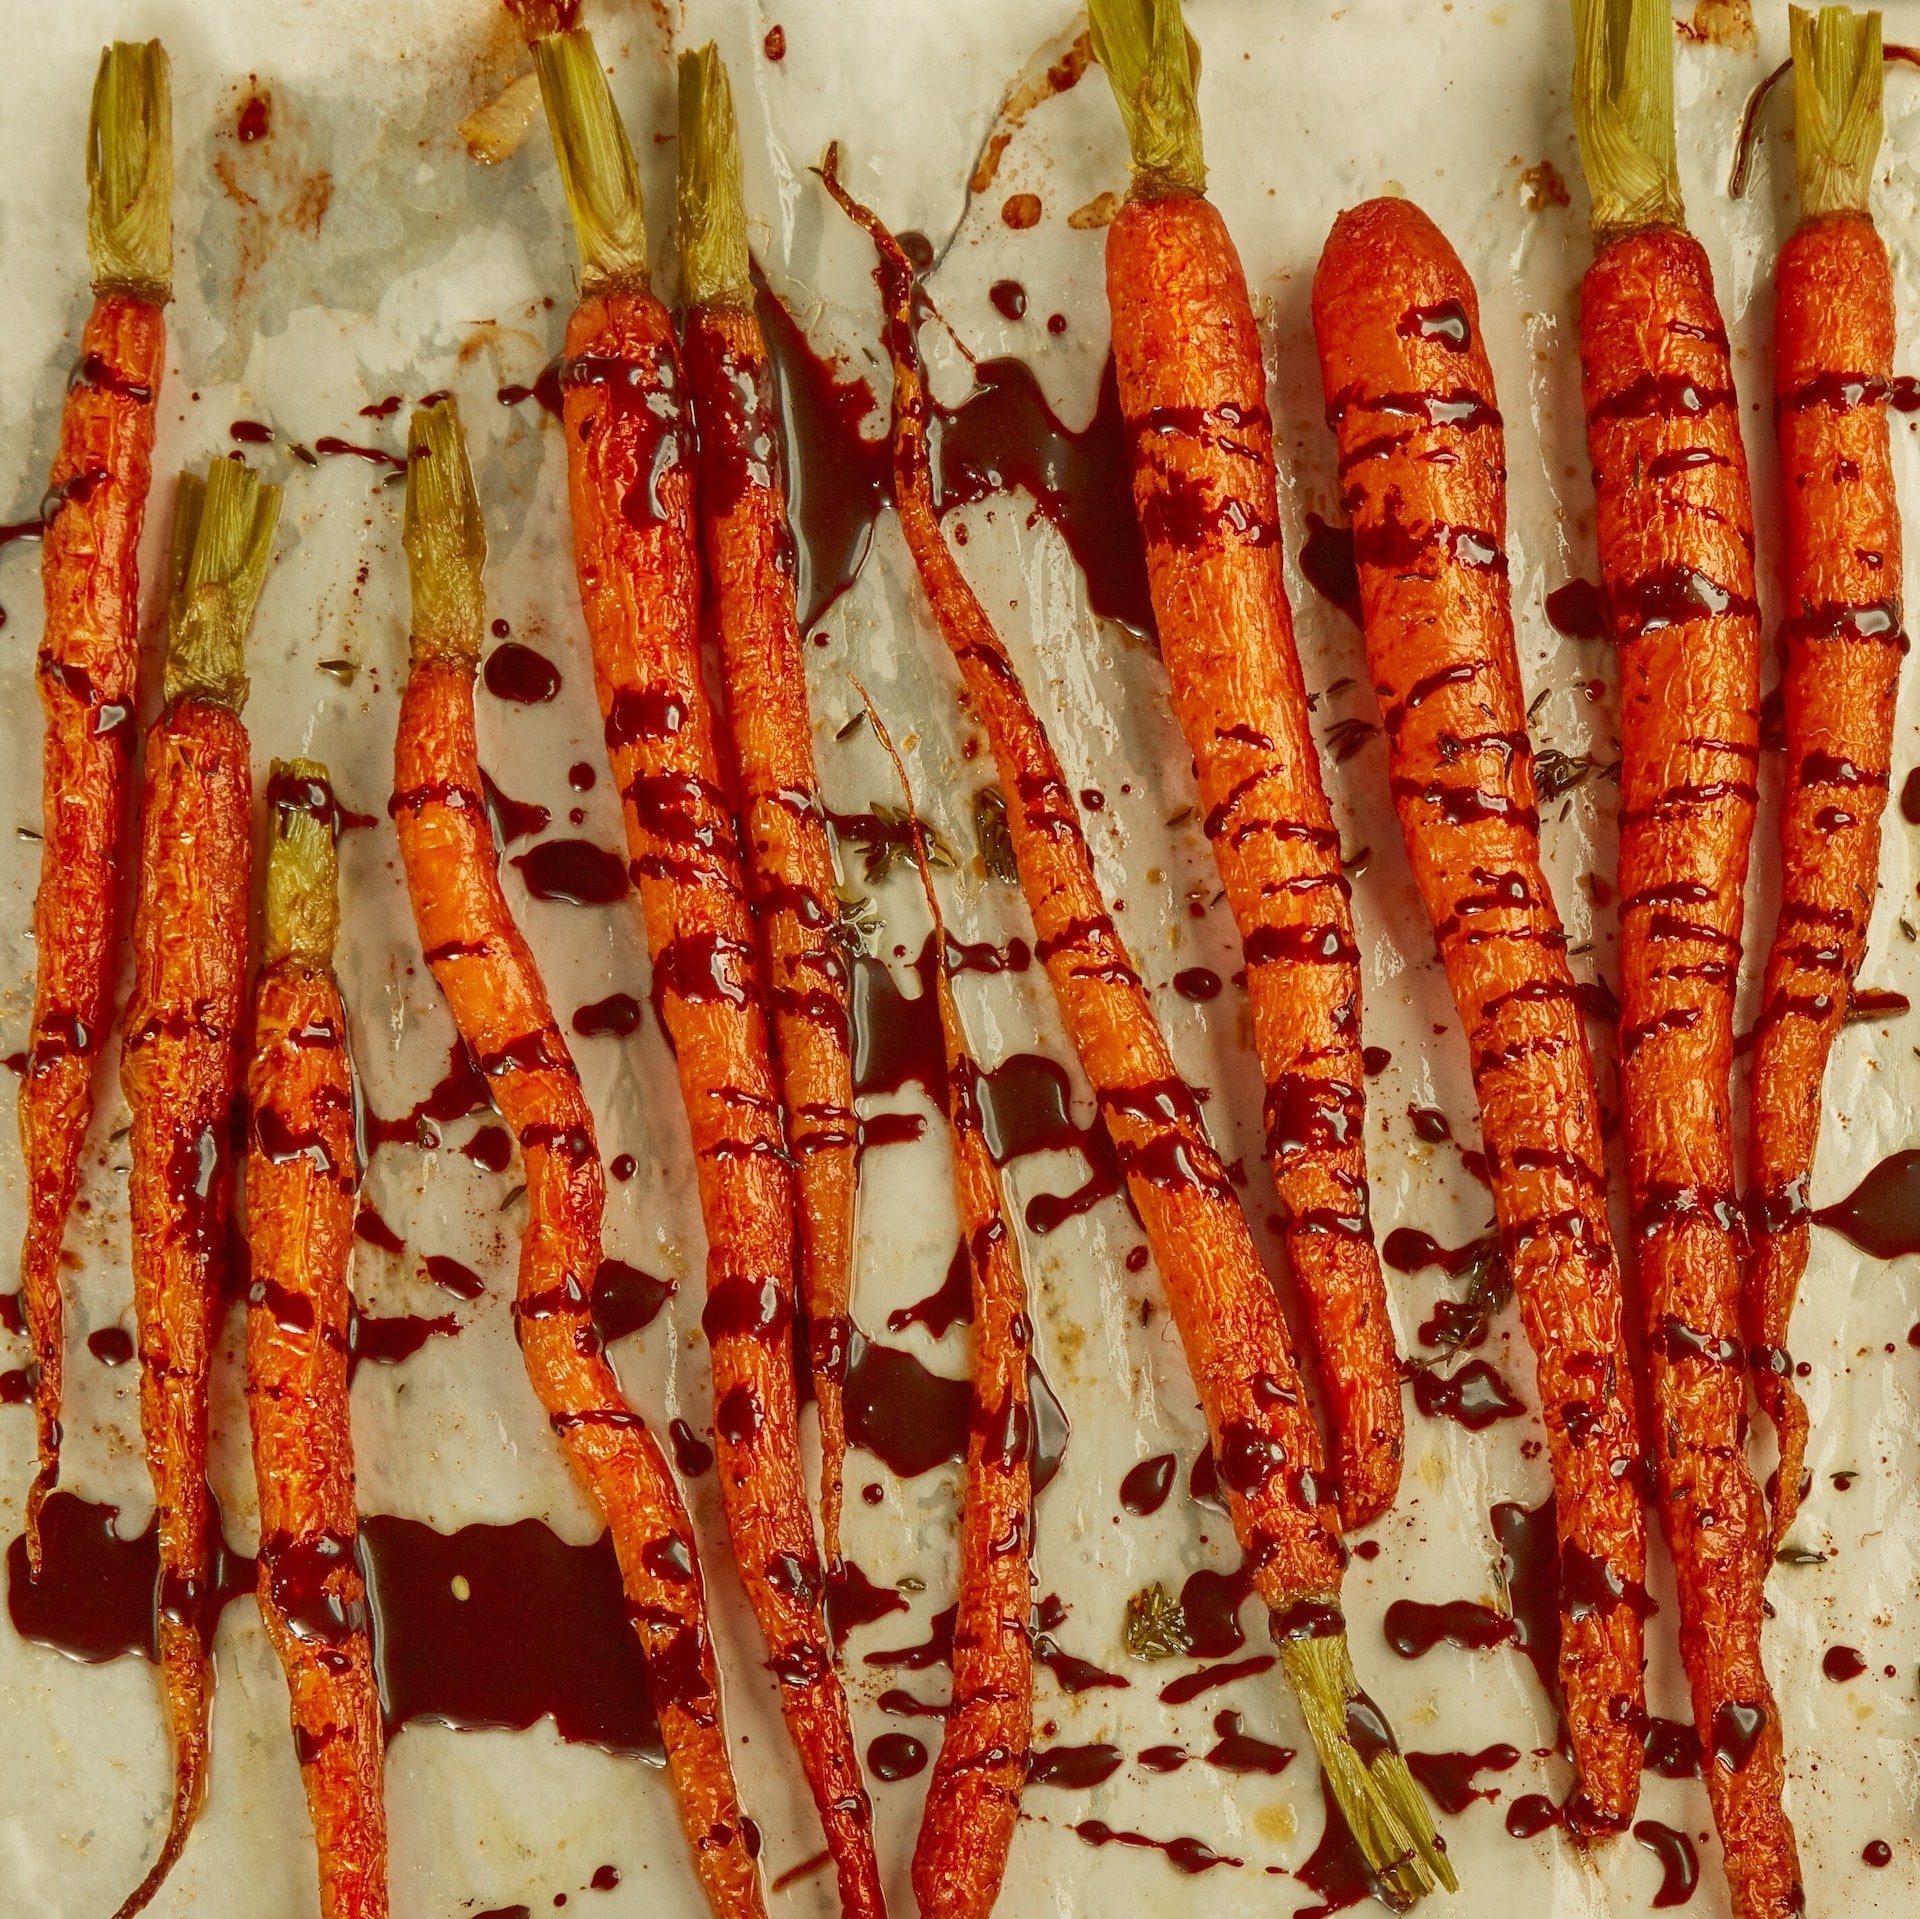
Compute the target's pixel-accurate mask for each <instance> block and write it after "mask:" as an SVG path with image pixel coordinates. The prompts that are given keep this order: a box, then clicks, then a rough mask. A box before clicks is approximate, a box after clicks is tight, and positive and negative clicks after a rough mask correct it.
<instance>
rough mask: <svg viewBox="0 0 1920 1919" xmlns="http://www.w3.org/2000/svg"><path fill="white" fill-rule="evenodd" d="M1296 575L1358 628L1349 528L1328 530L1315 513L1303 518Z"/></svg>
mask: <svg viewBox="0 0 1920 1919" xmlns="http://www.w3.org/2000/svg"><path fill="white" fill-rule="evenodd" d="M1300 571H1301V572H1302V573H1304V574H1305V575H1306V576H1307V584H1308V585H1309V586H1311V587H1312V588H1313V590H1314V591H1315V592H1316V593H1318V594H1319V595H1320V597H1321V598H1322V599H1323V600H1325V601H1326V602H1327V603H1328V604H1329V605H1330V606H1337V607H1338V608H1339V609H1340V611H1341V612H1342V613H1344V614H1345V615H1346V616H1347V618H1348V619H1350V620H1351V621H1352V622H1353V623H1354V625H1355V626H1358V625H1359V624H1360V567H1359V563H1358V562H1357V561H1356V560H1355V558H1354V554H1353V528H1352V527H1350V526H1329V525H1328V524H1327V522H1326V521H1325V520H1323V519H1322V518H1321V517H1320V516H1319V514H1317V513H1309V514H1308V515H1307V538H1306V543H1305V544H1304V545H1303V546H1302V547H1301V549H1300Z"/></svg>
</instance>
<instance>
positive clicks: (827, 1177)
mask: <svg viewBox="0 0 1920 1919" xmlns="http://www.w3.org/2000/svg"><path fill="white" fill-rule="evenodd" d="M679 239H680V275H681V281H682V284H683V286H684V289H685V292H686V297H687V312H686V316H685V321H684V330H683V338H682V347H681V351H682V353H683V355H684V360H685V366H686V375H687V387H688V394H689V397H690V399H691V401H692V403H693V414H694V421H695V424H696V426H697V428H698V440H699V473H700V486H699V498H700V526H701V532H702V535H703V538H704V544H705V550H706V562H707V579H708V581H709V583H710V585H711V587H712V591H713V596H714V606H713V624H714V626H715V628H716V629H717V631H718V633H719V639H720V662H721V675H720V678H721V684H722V687H723V688H724V690H725V694H726V708H727V729H728V732H729V734H730V736H731V738H732V740H733V745H734V751H735V755H736V760H737V772H738V775H739V779H738V792H739V802H740V806H741V819H740V825H741V827H742V829H743V833H744V836H745V844H744V846H743V847H742V852H743V853H744V855H745V860H746V871H747V886H748V892H749V896H750V898H751V901H752V906H753V912H754V917H755V919H756V920H757V922H758V926H759V934H760V951H761V959H762V963H763V966H764V970H765V973H766V982H767V996H768V1002H769V1008H770V1011H771V1013H772V1019H773V1037H774V1042H775V1053H776V1061H777V1065H778V1069H779V1076H780V1091H781V1094H782V1096H783V1098H784V1100H785V1103H786V1111H787V1141H788V1144H789V1145H790V1146H791V1148H792V1150H793V1155H794V1160H795V1173H794V1179H795V1185H796V1186H797V1188H798V1193H799V1200H800V1297H801V1303H802V1304H803V1305H804V1306H805V1308H806V1315H807V1326H808V1334H809V1354H810V1359H811V1364H812V1373H813V1393H814V1403H815V1405H816V1407H817V1408H818V1410H819V1417H820V1530H821V1535H822V1538H823V1540H824V1542H825V1545H826V1557H827V1564H828V1565H829V1566H835V1565H838V1564H839V1561H840V1503H841V1479H842V1473H843V1467H844V1461H845V1458H846V1451H847V1422H846V1413H845V1392H846V1375H847V1359H848V1349H849V1342H850V1339H851V1334H852V1323H853V1322H852V1317H851V1314H852V1288H853V1209H854V1182H855V1170H854V1169H855V1162H856V1157H857V1153H858V1148H859V1124H858V1121H857V1120H856V1118H855V1116H854V1110H853V1031H852V1016H851V1013H850V1010H849V998H850V994H851V987H852V974H851V970H850V968H849V965H848V955H847V950H846V945H845V942H844V940H843V938H842V934H841V924H840V906H839V897H838V888H837V884H836V878H837V876H836V874H835V872H834V864H833V846H832V843H831V841H830V840H829V839H828V837H827V823H826V816H825V814H824V812H823V811H822V809H821V804H820V782H819V777H818V775H817V774H816V772H815V770H814V761H813V720H812V714H811V711H810V709H809V707H808V704H807V676H806V669H805V667H804V665H803V664H802V661H801V654H800V626H799V618H798V614H797V612H796V609H795V605H794V544H793V532H792V529H791V527H790V526H789V525H788V521H787V498H786V485H785V480H784V477H783V474H782V470H781V456H780V444H781V443H780V420H779V414H778V411H777V402H776V400H775V397H774V383H773V369H772V364H771V362H770V360H769V359H768V356H767V343H766V341H765V339H764V338H763V337H762V335H761V331H760V322H759V319H758V318H757V316H756V315H755V313H754V308H753V284H752V280H751V277H750V268H749V262H748V258H747V226H746V206H745V202H744V200H743V198H742V192H741V184H740V137H739V132H738V129H737V128H736V126H735V124H734V117H733V93H732V89H731V87H730V86H729V85H728V81H727V70H726V67H725V66H724V65H723V64H722V62H721V59H720V56H719V54H718V52H717V51H716V50H715V49H714V47H713V46H712V44H711V43H709V44H708V45H707V46H705V47H702V48H701V49H700V50H699V51H698V52H697V53H692V52H690V53H684V54H682V55H681V56H680V234H679Z"/></svg>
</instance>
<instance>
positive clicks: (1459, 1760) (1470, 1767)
mask: <svg viewBox="0 0 1920 1919" xmlns="http://www.w3.org/2000/svg"><path fill="white" fill-rule="evenodd" d="M1406 1757H1407V1769H1408V1771H1410V1772H1411V1773H1412V1774H1413V1776H1414V1777H1415V1778H1416V1779H1417V1780H1419V1782H1420V1783H1421V1785H1422V1786H1424V1787H1425V1788H1426V1793H1427V1797H1428V1798H1429V1799H1431V1800H1432V1801H1433V1803H1434V1804H1435V1805H1436V1806H1438V1807H1439V1808H1440V1810H1441V1811H1442V1812H1445V1813H1462V1812H1465V1811H1466V1809H1467V1808H1468V1807H1469V1806H1470V1805H1472V1804H1473V1803H1474V1801H1475V1800H1476V1799H1487V1800H1493V1799H1498V1798H1499V1796H1500V1793H1499V1789H1498V1788H1497V1787H1493V1786H1479V1785H1476V1784H1475V1783H1474V1782H1475V1780H1476V1778H1477V1777H1478V1776H1479V1775H1480V1774H1481V1773H1483V1772H1507V1771H1510V1770H1511V1769H1512V1768H1513V1767H1514V1766H1517V1765H1518V1764H1519V1763H1520V1748H1519V1747H1518V1746H1507V1745H1497V1746H1484V1747H1482V1748H1481V1750H1480V1751H1479V1752H1410V1753H1408V1754H1407V1756H1406Z"/></svg>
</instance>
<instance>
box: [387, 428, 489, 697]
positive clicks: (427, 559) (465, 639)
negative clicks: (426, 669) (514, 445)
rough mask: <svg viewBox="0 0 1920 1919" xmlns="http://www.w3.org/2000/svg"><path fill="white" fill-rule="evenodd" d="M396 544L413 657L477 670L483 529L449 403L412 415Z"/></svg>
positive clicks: (470, 472)
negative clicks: (407, 586)
mask: <svg viewBox="0 0 1920 1919" xmlns="http://www.w3.org/2000/svg"><path fill="white" fill-rule="evenodd" d="M401 544H402V545H403V546H404V547H405V548H406V550H407V575H408V578H409V580H410V581H411V582H412V586H413V631H412V646H413V657H414V658H415V659H416V660H420V659H444V660H451V661H453V662H455V663H456V664H460V665H465V666H467V667H469V668H471V667H473V666H475V665H477V664H478V662H479V659H480V639H481V629H482V627H483V626H484V624H485V621H486V611H487V602H486V591H485V588H484V586H483V585H482V583H481V574H482V572H483V570H484V568H485V566H486V563H487V527H486V522H485V520H484V519H483V518H482V517H481V514H480V496H479V494H478V493H477V492H476V491H475V489H474V484H473V467H472V465H471V464H470V463H469V461H468V459H467V439H466V434H465V433H464V432H463V431H462V429H461V426H460V415H459V413H458V412H457V411H455V409H454V404H453V402H452V401H451V400H436V401H434V402H433V403H432V404H431V405H430V406H423V407H416V408H415V409H414V414H413V419H412V421H411V422H410V424H409V426H408V429H407V514H406V525H405V528H404V530H403V532H402V534H401Z"/></svg>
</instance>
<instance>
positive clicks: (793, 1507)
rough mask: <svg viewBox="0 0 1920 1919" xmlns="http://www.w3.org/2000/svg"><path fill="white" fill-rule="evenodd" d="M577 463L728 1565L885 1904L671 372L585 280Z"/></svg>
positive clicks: (845, 1867)
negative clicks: (803, 1411)
mask: <svg viewBox="0 0 1920 1919" xmlns="http://www.w3.org/2000/svg"><path fill="white" fill-rule="evenodd" d="M562 384H563V387H564V389H565V394H566V409H565V420H566V435H567V473H568V481H569V485H570V491H571V494H572V501H573V529H574V555H575V561H576V565H577V568H578V573H579V580H580V598H581V603H582V606H583V609H584V611H585V614H586V620H587V630H588V632H589V634H590V635H591V637H592V641H593V668H594V684H595V688H596V690H597V692H598V694H599V698H600V711H601V714H602V717H603V718H604V720H605V722H606V739H607V749H608V753H609V756H610V758H611V760H612V762H613V769H614V777H615V779H616V780H617V781H618V783H619V787H620V792H621V796H622V799H623V800H624V802H625V813H626V822H627V845H628V851H629V852H630V854H631V855H632V861H631V869H632V874H633V878H634V881H635V884H636V885H637V886H638V888H639V892H640V904H641V910H642V914H643V917H644V919H645V922H646V930H647V946H648V949H649V951H650V952H651V954H652V956H653V971H654V980H653V997H654V1004H655V1007H656V1008H657V1010H658V1013H659V1016H660V1019H661V1022H662V1024H663V1025H664V1027H665V1028H666V1032H667V1035H668V1037H669V1039H670V1040H671V1042H672V1044H673V1048H674V1053H675V1058H676V1062H677V1064H678V1067H679V1072H680V1090H681V1094H682V1097H683V1099H684V1101H685V1103H686V1109H687V1118H688V1122H689V1126H690V1129H691V1132H692V1135H693V1148H694V1157H695V1162H696V1164H697V1167H698V1170H699V1182H700V1202H701V1211H702V1214H703V1216H704V1218H705V1221H706V1228H707V1247H708V1253H707V1282H708V1283H707V1304H706V1308H705V1312H704V1315H703V1321H702V1323H703V1327H704V1330H705V1332H706V1336H707V1341H708V1346H709V1349H710V1352H711V1356H712V1364H713V1393H714V1428H715V1433H716V1436H717V1438H718V1441H719V1462H720V1491H721V1499H722V1503H723V1505H724V1508H725V1511H726V1517H727V1527H728V1531H729V1534H730V1535H731V1538H732V1542H733V1551H734V1557H735V1559H736V1561H737V1562H738V1564H739V1567H740V1574H741V1580H742V1582H743V1584H744V1585H745V1587H746V1592H747V1597H748V1600H749V1602H750V1603H751V1604H752V1606H753V1610H754V1616H755V1617H756V1619H758V1621H759V1623H760V1630H761V1632H762V1634H763V1635H764V1637H765V1639H766V1642H767V1648H768V1652H769V1654H770V1663H771V1666H772V1670H773V1672H774V1675H775V1677H776V1678H777V1679H778V1680H779V1682H780V1703H781V1708H782V1710H783V1712H784V1713H785V1715H786V1720H787V1726H788V1730H789V1731H790V1732H791V1733H792V1735H793V1739H794V1743H795V1745H796V1746H797V1747H798V1749H799V1753H800V1759H801V1763H802V1765H803V1766H804V1767H805V1769H806V1773H807V1780H808V1783H809V1785H810V1786H811V1787H812V1790H813V1798H814V1804H815V1806H816V1807H817V1809H818V1810H819V1814H820V1819H821V1823H822V1825H823V1827H824V1828H825V1831H826V1837H827V1844H828V1847H829V1849H830V1850H831V1851H832V1853H833V1857H834V1864H835V1867H836V1869H837V1873H838V1877H839V1886H840V1900H841V1905H842V1908H843V1910H844V1911H845V1912H847V1913H849V1914H861V1915H866V1914H877V1913H881V1912H884V1910H885V1901H884V1899H883V1898H882V1895H881V1891H880V1875H879V1866H878V1863H877V1860H876V1858H875V1854H874V1845H873V1807H872V1803H871V1801H870V1800H869V1799H868V1797H867V1791H866V1787H865V1785H864V1784H863V1783H862V1781H861V1775H860V1761H859V1755H858V1753H857V1751H856V1750H855V1747H854V1742H853V1728H852V1724H851V1721H850V1719H849V1716H848V1712H847V1702H846V1697H845V1695H844V1694H843V1693H842V1691H841V1689H840V1681H839V1678H838V1676H837V1674H836V1672H835V1670H834V1664H833V1658H832V1653H831V1651H830V1649H829V1645H828V1640H827V1632H826V1626H825V1619H824V1615H823V1613H822V1609H821V1599H822V1587H823V1579H822V1574H821V1568H820V1557H819V1552H818V1550H817V1548H816V1546H815V1543H814V1533H813V1522H812V1516H811V1514H810V1512H809V1510H808V1507H807V1498H806V1488H805V1485H804V1483H803V1481H802V1479H801V1474H800V1444H799V1426H798V1417H797V1409H796V1405H795V1401H796V1397H797V1395H796V1392H795V1385H794V1373H793V1356H792V1351H791V1340H792V1328H793V1310H794V1298H793V1254H794V1244H793V1242H794V1230H793V1228H794V1218H795V1210H796V1209H795V1203H794V1179H793V1171H792V1165H791V1162H790V1160H789V1159H788V1156H787V1151H786V1145H785V1141H784V1139H783V1137H782V1129H781V1116H780V1097H779V1084H778V1082H777V1080H776V1079H775V1077H774V1071H773V1058H772V1047H771V1043H770V1040H769V1035H768V1029H767V1016H766V1011H765V1007H764V1004H763V1000H762V996H761V985H760V979H759V974H758V968H757V964H756V949H755V940H754V928H753V920H752V915H751V914H750V912H749V910H748V906H747V895H746V886H745V881H744V878H743V874H742V868H741V857H740V849H739V845H738V843H737V840H736V837H735V832H734V824H733V817H732V813H731V810H730V808H729V805H728V801H727V797H726V794H725V792H724V790H723V788H722V785H721V774H720V768H719V762H718V759H717V756H716V753H715V748H714V716H713V712H712V709H711V707H710V705H709V703H708V699H707V694H706V690H705V687H704V685H703V682H702V679H701V672H700V654H699V624H698V622H699V606H700V561H699V550H698V545H697V535H696V530H695V524H694V506H693V472H692V452H691V444H690V440H689V437H688V421H687V417H686V411H685V384H684V380H683V377H682V374H681V371H680V364H679V359H678V355H677V354H676V352H675V350H674V341H673V327H672V322H671V321H670V319H669V318H668V315H667V312H666V309H665V308H664V307H663V306H662V305H661V304H660V302H659V301H658V300H656V299H655V298H654V297H653V296H652V295H651V294H646V293H638V292H620V293H608V294H597V295H594V296H592V297H590V298H588V299H586V300H584V301H582V303H581V304H580V305H579V306H578V307H577V308H576V309H575V310H574V313H573V317H572V319H571V320H570V321H569V322H568V326H567V364H566V369H565V371H564V373H563V377H562Z"/></svg>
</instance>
